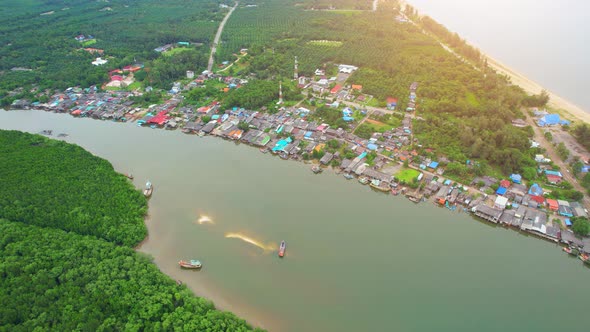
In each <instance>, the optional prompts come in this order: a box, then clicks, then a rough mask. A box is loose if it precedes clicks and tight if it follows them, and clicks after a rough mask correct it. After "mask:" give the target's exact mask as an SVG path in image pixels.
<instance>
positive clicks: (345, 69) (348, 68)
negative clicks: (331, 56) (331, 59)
mask: <svg viewBox="0 0 590 332" xmlns="http://www.w3.org/2000/svg"><path fill="white" fill-rule="evenodd" d="M357 69H359V68H358V67H355V66H351V65H338V71H339V72H341V73H344V74H352V72H353V71H355V70H357Z"/></svg>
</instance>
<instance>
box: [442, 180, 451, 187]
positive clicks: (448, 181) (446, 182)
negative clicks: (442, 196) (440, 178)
mask: <svg viewBox="0 0 590 332" xmlns="http://www.w3.org/2000/svg"><path fill="white" fill-rule="evenodd" d="M443 184H444V185H445V186H448V185H449V184H451V180H449V179H446V180H445V182H444V183H443Z"/></svg>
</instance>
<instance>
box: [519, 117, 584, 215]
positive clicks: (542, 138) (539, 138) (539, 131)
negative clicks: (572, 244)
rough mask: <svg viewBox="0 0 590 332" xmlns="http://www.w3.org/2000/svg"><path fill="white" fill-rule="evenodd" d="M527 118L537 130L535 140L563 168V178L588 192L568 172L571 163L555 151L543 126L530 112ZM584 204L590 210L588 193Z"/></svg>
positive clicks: (581, 190)
mask: <svg viewBox="0 0 590 332" xmlns="http://www.w3.org/2000/svg"><path fill="white" fill-rule="evenodd" d="M526 118H527V119H526V120H527V123H528V124H529V125H531V127H533V131H534V132H535V141H537V142H538V143H539V144H540V145H541V146H542V147H543V148H545V150H546V152H545V154H546V155H547V157H549V158H550V159H551V160H552V161H553V162H554V163H555V164H556V165H557V166H559V168H560V169H561V174H562V175H563V178H564V179H565V180H566V181H567V182H569V183H571V184H572V185H573V186H574V189H576V190H578V191H580V192H582V193H586V189H584V188H583V187H582V186H581V185H580V184H579V183H578V179H576V178H574V176H573V175H572V174H571V173H570V172H568V170H569V165H567V164H566V163H565V162H563V161H562V160H561V158H560V157H559V155H558V154H557V152H556V151H555V148H554V147H553V144H551V143H550V142H548V141H547V139H546V138H545V133H544V132H543V129H542V128H541V127H539V126H537V124H536V123H535V122H534V120H533V119H532V118H531V117H530V116H529V115H528V114H527V115H526ZM582 204H583V205H584V207H585V208H586V209H589V210H590V197H588V195H584V199H583V200H582Z"/></svg>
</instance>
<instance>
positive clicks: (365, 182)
mask: <svg viewBox="0 0 590 332" xmlns="http://www.w3.org/2000/svg"><path fill="white" fill-rule="evenodd" d="M359 182H360V183H361V184H367V183H369V178H368V177H366V176H361V177H360V178H359Z"/></svg>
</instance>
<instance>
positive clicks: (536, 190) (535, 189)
mask: <svg viewBox="0 0 590 332" xmlns="http://www.w3.org/2000/svg"><path fill="white" fill-rule="evenodd" d="M529 194H530V195H535V196H543V188H541V186H539V185H538V184H536V183H533V185H532V186H531V188H530V189H529Z"/></svg>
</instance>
